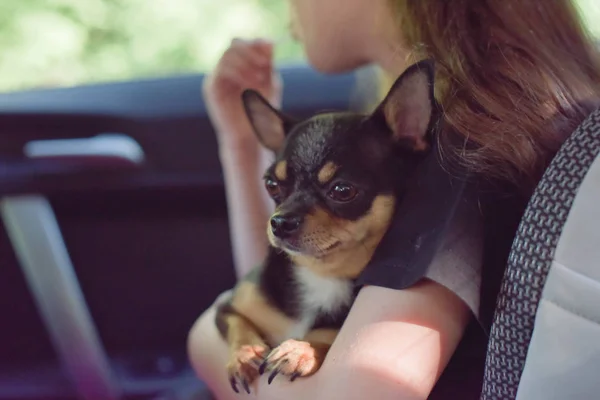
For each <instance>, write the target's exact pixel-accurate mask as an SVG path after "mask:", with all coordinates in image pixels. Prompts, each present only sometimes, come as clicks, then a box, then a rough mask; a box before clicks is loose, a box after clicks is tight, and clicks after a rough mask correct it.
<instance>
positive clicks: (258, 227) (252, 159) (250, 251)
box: [220, 140, 273, 278]
mask: <svg viewBox="0 0 600 400" xmlns="http://www.w3.org/2000/svg"><path fill="white" fill-rule="evenodd" d="M271 158H272V156H271V154H270V153H268V152H267V151H266V150H264V149H262V148H261V147H260V146H259V145H258V144H257V142H256V140H254V141H252V142H249V143H246V144H237V145H236V146H233V145H223V144H221V148H220V159H221V166H222V169H223V174H224V178H225V191H226V196H227V206H228V214H229V230H230V238H231V245H232V250H233V259H234V263H235V269H236V274H237V276H238V278H239V277H241V276H244V275H245V274H247V273H248V272H249V271H250V270H251V269H252V268H253V267H255V266H256V265H257V264H259V263H261V262H262V261H263V259H264V257H265V256H266V250H267V245H268V242H267V235H266V227H267V221H268V218H269V215H270V214H271V211H272V209H273V206H272V203H271V201H270V199H269V198H268V196H267V193H266V190H264V188H263V184H262V175H263V174H264V171H265V169H266V168H267V166H268V163H269V162H270V160H271Z"/></svg>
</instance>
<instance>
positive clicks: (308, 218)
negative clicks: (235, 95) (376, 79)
mask: <svg viewBox="0 0 600 400" xmlns="http://www.w3.org/2000/svg"><path fill="white" fill-rule="evenodd" d="M242 100H243V103H244V106H245V109H246V113H247V115H248V118H249V120H250V122H251V125H252V127H253V129H254V131H255V133H256V135H257V136H258V139H259V141H260V142H261V143H262V144H263V145H264V146H265V147H266V148H268V149H270V150H271V151H272V152H273V153H274V155H275V161H274V162H273V164H272V165H271V166H270V167H269V168H268V170H267V171H266V174H265V177H264V180H265V186H266V190H267V191H268V193H269V195H270V196H271V198H272V199H273V200H274V202H275V204H276V209H275V212H274V214H273V215H272V216H271V217H270V219H269V221H268V226H267V235H268V238H269V242H270V247H269V252H268V256H267V258H266V260H265V262H264V263H263V264H262V265H261V266H259V267H257V268H256V269H255V270H254V271H252V272H251V273H250V274H249V275H248V276H246V277H245V278H244V279H243V280H241V281H240V282H239V283H238V284H237V286H236V287H235V288H234V289H233V291H232V292H231V294H230V295H228V296H227V297H226V298H225V299H221V300H219V301H217V315H216V324H217V327H218V330H219V332H220V334H221V335H222V337H223V338H224V339H225V341H226V342H227V344H228V348H229V364H228V365H227V371H228V374H229V380H230V383H231V386H232V388H233V390H235V391H236V392H238V393H239V385H241V387H243V388H244V390H245V391H246V392H248V393H250V384H251V383H252V382H253V381H254V380H255V379H256V378H257V377H258V376H259V375H262V374H263V373H265V372H268V373H269V378H268V382H269V383H271V381H272V380H273V379H274V378H275V377H276V376H277V375H279V374H281V375H283V376H286V377H287V378H288V379H289V380H291V381H294V380H295V379H296V378H298V377H306V376H310V375H312V374H314V373H315V372H316V371H317V370H318V369H319V368H320V366H321V365H322V363H323V360H324V358H325V355H326V354H327V352H328V350H329V348H330V347H331V345H332V343H333V341H334V339H335V337H336V335H337V333H338V331H339V329H340V328H341V326H342V323H343V322H344V320H345V318H346V316H347V314H348V312H349V310H350V307H351V306H352V303H353V301H354V298H355V296H356V295H357V292H358V288H356V287H355V285H354V281H355V279H356V278H357V277H358V276H359V275H360V273H361V272H362V271H363V269H364V268H365V267H366V266H367V264H368V263H369V261H370V260H371V257H372V255H373V253H374V251H375V249H376V248H377V246H378V244H379V242H380V241H381V239H382V238H383V236H384V235H385V233H386V231H387V229H388V226H389V224H390V222H391V220H392V217H393V214H394V211H395V206H396V204H397V203H398V202H399V201H400V200H401V198H402V195H403V191H405V190H406V188H405V186H406V182H407V181H408V179H409V178H410V177H411V173H412V171H414V168H415V166H416V165H417V164H418V162H419V160H421V159H422V157H423V156H424V155H425V154H426V153H427V152H428V150H429V149H430V148H431V140H432V139H431V137H432V131H433V129H434V125H435V123H434V121H435V120H436V119H435V115H436V114H437V113H436V112H435V110H436V109H437V106H436V103H435V100H434V96H433V64H432V62H431V61H429V60H426V61H421V62H419V63H416V64H414V65H413V66H411V67H410V68H409V69H407V70H406V72H405V73H403V74H402V76H400V77H399V78H398V79H397V81H396V82H395V83H394V85H393V86H392V88H391V90H390V91H389V93H388V94H387V96H386V97H385V99H384V100H383V101H382V102H381V103H380V104H379V105H378V107H377V108H376V109H375V110H374V111H373V112H372V113H371V114H368V115H363V114H356V113H349V112H339V113H321V114H318V115H315V116H313V117H311V118H308V119H305V120H301V121H297V120H295V119H293V118H291V117H289V116H287V115H284V114H283V113H282V112H280V111H279V110H276V109H274V108H273V107H272V106H271V105H270V104H269V103H268V102H267V101H266V100H265V99H264V98H263V97H262V96H261V95H260V94H259V93H257V92H256V91H253V90H246V91H245V92H244V93H243V95H242ZM240 201H243V200H240Z"/></svg>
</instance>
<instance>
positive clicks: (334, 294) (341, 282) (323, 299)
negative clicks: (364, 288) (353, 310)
mask: <svg viewBox="0 0 600 400" xmlns="http://www.w3.org/2000/svg"><path fill="white" fill-rule="evenodd" d="M294 270H295V273H296V281H297V283H298V290H299V292H300V309H301V310H302V312H301V318H300V319H299V321H298V323H297V324H296V325H295V326H294V327H293V328H292V330H291V332H290V333H289V335H290V338H293V339H302V338H303V337H304V335H305V334H306V333H307V332H308V330H309V329H310V328H311V326H312V325H313V323H314V322H315V318H316V317H317V314H318V313H330V314H333V313H335V312H337V311H339V310H340V309H341V308H342V307H345V306H347V305H348V304H350V302H351V301H352V295H353V285H352V282H351V281H349V280H347V279H339V278H329V277H324V276H320V275H317V274H316V273H314V272H312V271H311V270H310V269H308V268H304V267H296V268H294Z"/></svg>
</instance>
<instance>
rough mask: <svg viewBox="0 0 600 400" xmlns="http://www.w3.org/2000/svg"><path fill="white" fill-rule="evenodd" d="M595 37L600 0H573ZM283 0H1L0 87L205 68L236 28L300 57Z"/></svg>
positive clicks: (599, 32) (283, 58)
mask: <svg viewBox="0 0 600 400" xmlns="http://www.w3.org/2000/svg"><path fill="white" fill-rule="evenodd" d="M576 3H577V5H578V6H580V7H581V9H582V11H583V12H582V15H583V16H584V19H585V21H586V22H587V24H588V25H589V27H590V29H591V30H592V32H593V33H594V34H595V35H596V36H597V37H600V2H598V0H576ZM287 6H288V2H287V1H284V0H218V1H217V0H151V1H149V0H2V1H0V91H12V90H18V89H25V88H35V87H54V86H71V85H77V84H82V83H94V82H104V81H114V80H126V79H132V78H148V77H159V76H165V75H173V74H182V73H195V72H206V71H208V70H209V69H210V68H212V66H213V65H214V64H215V63H216V61H217V60H218V58H219V56H220V55H221V53H222V52H223V50H224V49H225V48H226V47H227V45H228V44H229V42H230V41H231V39H232V38H233V37H235V36H243V37H259V36H260V37H268V38H272V39H273V40H275V41H276V42H277V44H278V45H277V47H276V54H275V57H276V60H277V61H278V63H280V64H285V63H293V62H298V61H300V60H302V49H301V48H300V46H299V45H298V44H296V43H294V42H293V41H292V40H291V39H289V36H288V32H287V25H288V19H287V15H288V13H287Z"/></svg>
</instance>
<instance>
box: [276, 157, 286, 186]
mask: <svg viewBox="0 0 600 400" xmlns="http://www.w3.org/2000/svg"><path fill="white" fill-rule="evenodd" d="M275 177H276V178H277V179H278V180H280V181H285V180H286V179H287V161H285V160H283V161H279V162H278V163H277V165H276V166H275Z"/></svg>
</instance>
